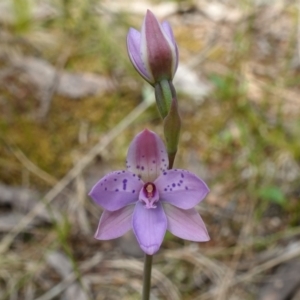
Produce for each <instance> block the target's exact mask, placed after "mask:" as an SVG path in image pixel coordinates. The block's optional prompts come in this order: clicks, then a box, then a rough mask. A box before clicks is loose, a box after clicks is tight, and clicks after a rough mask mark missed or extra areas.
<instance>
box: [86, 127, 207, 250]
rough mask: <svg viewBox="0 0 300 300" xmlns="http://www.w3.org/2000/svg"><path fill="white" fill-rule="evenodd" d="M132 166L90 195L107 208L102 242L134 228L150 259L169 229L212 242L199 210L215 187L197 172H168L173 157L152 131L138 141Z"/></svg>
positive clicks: (132, 150) (101, 229)
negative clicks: (199, 204) (196, 173)
mask: <svg viewBox="0 0 300 300" xmlns="http://www.w3.org/2000/svg"><path fill="white" fill-rule="evenodd" d="M126 167H127V170H126V171H125V170H123V171H115V172H112V173H110V174H108V175H106V176H105V177H103V178H102V179H100V180H99V181H98V182H97V183H96V185H95V186H94V187H93V188H92V190H91V192H90V193H89V195H90V196H91V197H92V199H93V200H94V201H95V202H96V204H98V205H100V206H101V207H103V208H104V212H103V214H102V216H101V218H100V222H99V225H98V229H97V231H96V234H95V238H96V239H99V240H109V239H114V238H117V237H120V236H122V235H123V234H125V233H126V232H127V231H129V230H130V229H131V228H132V229H133V232H134V234H135V236H136V238H137V241H138V243H139V245H140V247H141V249H142V250H143V251H144V252H145V253H146V254H148V255H153V254H154V253H156V252H157V251H158V250H159V248H160V246H161V244H162V241H163V239H164V235H165V233H166V230H169V231H170V232H171V233H172V234H174V235H175V236H178V237H180V238H183V239H187V240H191V241H197V242H205V241H208V240H209V236H208V233H207V230H206V227H205V225H204V222H203V220H202V219H201V217H200V215H199V214H198V213H197V211H196V210H195V208H194V207H195V205H197V204H198V203H199V202H200V201H202V200H203V199H204V198H205V196H206V195H207V193H208V192H209V189H208V187H207V185H206V184H205V183H204V182H203V181H202V180H201V179H200V178H198V177H197V176H196V175H195V174H192V173H190V172H188V171H186V170H181V169H171V170H168V169H167V167H168V155H167V152H166V148H165V146H164V144H163V141H162V140H161V139H160V137H159V136H158V135H157V134H155V133H154V132H152V131H149V130H147V129H146V130H144V131H142V132H141V133H139V134H138V135H137V136H136V137H135V138H134V139H133V141H132V142H131V144H130V146H129V150H128V154H127V161H126Z"/></svg>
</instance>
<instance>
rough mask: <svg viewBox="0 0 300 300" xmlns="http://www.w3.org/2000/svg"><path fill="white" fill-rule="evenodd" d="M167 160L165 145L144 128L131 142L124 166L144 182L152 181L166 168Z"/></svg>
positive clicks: (154, 134)
mask: <svg viewBox="0 0 300 300" xmlns="http://www.w3.org/2000/svg"><path fill="white" fill-rule="evenodd" d="M168 164H169V160H168V155H167V152H166V148H165V145H164V143H163V141H162V140H161V138H160V137H159V136H158V135H157V134H156V133H154V132H152V131H150V130H147V129H145V130H144V131H142V132H141V133H139V134H138V135H137V136H136V137H135V138H134V139H133V141H132V142H131V144H130V146H129V149H128V154H127V161H126V167H127V170H128V171H130V172H132V173H135V174H137V175H138V176H140V177H141V178H142V180H143V181H144V182H145V183H146V182H153V181H154V180H155V179H156V178H157V177H158V176H159V175H160V174H162V173H163V172H165V170H166V169H167V168H168Z"/></svg>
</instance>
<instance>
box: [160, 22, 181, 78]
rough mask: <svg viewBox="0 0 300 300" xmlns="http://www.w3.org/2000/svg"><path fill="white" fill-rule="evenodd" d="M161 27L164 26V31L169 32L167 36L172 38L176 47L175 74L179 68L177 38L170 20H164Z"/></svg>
mask: <svg viewBox="0 0 300 300" xmlns="http://www.w3.org/2000/svg"><path fill="white" fill-rule="evenodd" d="M161 27H162V28H163V30H164V32H165V33H166V34H167V36H168V37H169V39H170V40H171V42H172V43H173V46H174V48H175V53H176V55H175V57H176V58H175V65H174V67H173V75H174V74H175V72H176V70H177V67H178V56H179V54H178V47H177V43H176V40H175V38H174V34H173V30H172V27H171V25H170V23H169V22H168V21H164V22H162V24H161Z"/></svg>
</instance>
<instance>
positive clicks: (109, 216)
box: [95, 205, 134, 240]
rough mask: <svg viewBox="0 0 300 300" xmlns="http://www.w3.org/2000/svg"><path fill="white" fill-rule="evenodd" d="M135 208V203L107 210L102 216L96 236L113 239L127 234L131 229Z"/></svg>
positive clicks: (100, 238) (101, 238)
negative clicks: (114, 209)
mask: <svg viewBox="0 0 300 300" xmlns="http://www.w3.org/2000/svg"><path fill="white" fill-rule="evenodd" d="M133 210H134V205H128V206H126V207H124V208H121V209H119V210H116V211H108V210H105V211H104V212H103V213H102V216H101V218H100V222H99V225H98V229H97V231H96V233H95V238H96V239H97V240H111V239H116V238H118V237H120V236H122V235H123V234H125V233H126V232H127V231H128V230H130V229H131V226H132V213H133Z"/></svg>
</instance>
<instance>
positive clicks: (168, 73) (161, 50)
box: [127, 10, 178, 85]
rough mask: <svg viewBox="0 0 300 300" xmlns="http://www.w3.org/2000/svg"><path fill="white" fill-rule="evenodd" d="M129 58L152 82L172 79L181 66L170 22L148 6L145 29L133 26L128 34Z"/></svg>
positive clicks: (145, 77) (142, 74) (143, 75)
mask: <svg viewBox="0 0 300 300" xmlns="http://www.w3.org/2000/svg"><path fill="white" fill-rule="evenodd" d="M127 50H128V54H129V58H130V60H131V62H132V64H133V65H134V67H135V68H136V70H137V71H138V72H139V73H140V75H141V76H142V77H143V78H144V79H145V80H146V81H148V82H149V83H150V84H152V85H154V84H155V83H157V82H159V81H161V80H163V79H166V80H169V81H171V80H172V79H173V77H174V74H175V72H176V69H177V66H178V48H177V44H176V42H175V39H174V35H173V31H172V28H171V26H170V24H169V23H168V22H167V21H165V22H163V23H162V24H160V23H159V22H158V20H157V19H156V17H155V15H154V14H153V13H152V12H151V11H150V10H147V13H146V17H145V19H144V24H143V26H142V30H141V32H139V31H137V30H136V29H134V28H130V30H129V32H128V35H127Z"/></svg>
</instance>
